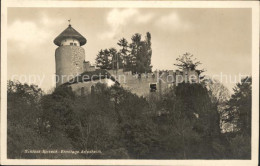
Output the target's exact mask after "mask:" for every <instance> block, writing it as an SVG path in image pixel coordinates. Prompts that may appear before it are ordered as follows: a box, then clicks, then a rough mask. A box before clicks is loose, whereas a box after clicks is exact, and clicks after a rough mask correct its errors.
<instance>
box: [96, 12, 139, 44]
mask: <svg viewBox="0 0 260 166" xmlns="http://www.w3.org/2000/svg"><path fill="white" fill-rule="evenodd" d="M137 13H138V11H137V10H136V9H123V10H119V9H113V10H112V11H110V12H109V13H108V16H107V23H108V24H109V26H110V28H111V29H110V30H109V31H108V32H104V33H102V34H101V35H100V38H101V39H102V38H114V37H115V36H116V34H118V33H120V32H121V31H122V27H123V26H125V25H126V23H127V22H128V21H129V19H130V18H131V17H133V16H135V15H137Z"/></svg>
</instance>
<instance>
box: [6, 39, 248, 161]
mask: <svg viewBox="0 0 260 166" xmlns="http://www.w3.org/2000/svg"><path fill="white" fill-rule="evenodd" d="M137 39H138V36H137ZM137 39H135V40H137ZM138 40H139V39H138ZM138 40H137V41H138ZM244 81H245V80H244ZM7 92H8V105H7V106H8V158H81V159H223V158H240V159H248V158H250V156H251V155H250V145H251V142H250V138H251V133H250V130H251V125H250V123H251V116H249V115H251V97H250V96H251V84H246V83H245V82H242V83H239V84H237V87H236V88H235V93H234V94H233V95H232V97H231V99H230V100H229V101H228V102H227V106H228V107H227V110H226V112H227V113H228V115H229V116H228V118H227V120H229V121H233V120H236V121H233V123H237V126H238V127H239V132H230V133H221V132H220V131H221V130H220V118H221V116H220V113H219V111H218V104H219V102H215V101H216V100H213V98H212V94H213V93H212V92H211V90H209V89H207V87H206V86H205V85H204V84H199V83H198V84H188V83H181V84H179V85H178V86H176V87H172V89H171V90H169V91H168V92H166V93H164V94H162V95H161V96H154V95H152V94H151V96H150V97H149V98H144V97H138V96H137V95H135V94H132V93H131V92H130V91H127V90H125V89H123V88H122V87H119V86H118V85H115V86H112V87H107V86H106V85H105V84H101V83H98V84H96V86H95V91H93V93H92V94H87V95H83V96H76V95H75V94H74V92H73V91H72V89H71V88H70V87H69V86H68V87H67V86H60V87H58V88H56V89H55V90H54V91H53V92H52V93H51V94H45V95H44V94H43V92H42V90H41V89H39V88H38V87H37V86H35V85H31V86H29V85H27V84H21V83H19V82H12V81H9V82H8V91H7ZM220 94H221V95H223V93H220ZM220 99H222V98H220ZM26 149H46V150H53V149H58V150H61V149H63V150H97V151H101V152H102V153H89V154H85V153H82V154H78V155H74V154H25V153H23V152H24V150H26Z"/></svg>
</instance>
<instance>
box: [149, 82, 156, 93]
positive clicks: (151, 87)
mask: <svg viewBox="0 0 260 166" xmlns="http://www.w3.org/2000/svg"><path fill="white" fill-rule="evenodd" d="M156 90H157V88H156V84H150V92H156Z"/></svg>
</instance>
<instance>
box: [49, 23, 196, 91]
mask: <svg viewBox="0 0 260 166" xmlns="http://www.w3.org/2000/svg"><path fill="white" fill-rule="evenodd" d="M86 43H87V39H86V38H85V37H83V36H82V35H81V34H80V33H79V32H77V31H76V30H75V29H74V28H73V27H72V26H71V24H69V26H68V28H66V29H65V30H64V31H63V32H62V33H61V34H60V35H59V36H57V37H56V38H55V39H54V44H56V45H57V46H59V47H58V48H57V49H56V51H55V62H56V87H58V86H61V85H66V86H70V87H71V88H72V90H73V91H74V92H75V93H76V94H77V95H84V94H88V93H91V92H93V90H94V88H95V85H96V84H97V83H98V82H101V83H104V84H107V86H112V85H114V84H119V85H120V86H122V87H123V88H125V89H128V90H130V91H131V92H132V93H135V94H137V95H138V96H147V95H149V93H153V92H156V93H159V94H161V93H164V91H166V90H167V89H169V88H171V87H174V86H177V85H178V83H181V82H186V83H188V82H190V83H198V82H199V73H198V72H197V71H196V70H194V69H191V68H184V69H183V70H182V71H179V70H176V71H173V70H168V71H154V72H153V73H145V74H144V73H143V74H132V73H131V72H129V71H128V72H124V71H123V70H122V69H116V70H104V69H99V68H97V67H95V66H92V65H90V63H89V61H85V50H84V49H83V48H82V47H81V46H83V45H84V44H86Z"/></svg>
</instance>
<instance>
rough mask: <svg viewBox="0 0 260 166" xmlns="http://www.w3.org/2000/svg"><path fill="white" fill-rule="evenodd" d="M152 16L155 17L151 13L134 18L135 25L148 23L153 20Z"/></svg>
mask: <svg viewBox="0 0 260 166" xmlns="http://www.w3.org/2000/svg"><path fill="white" fill-rule="evenodd" d="M154 16H155V15H154V14H153V13H147V14H143V15H140V16H138V17H137V18H136V22H137V23H148V22H150V21H151V20H152V19H153V18H154Z"/></svg>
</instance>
